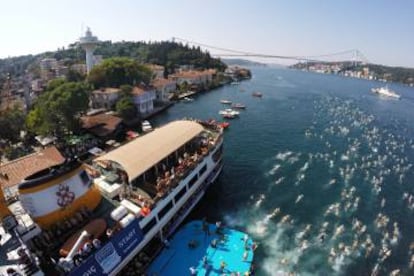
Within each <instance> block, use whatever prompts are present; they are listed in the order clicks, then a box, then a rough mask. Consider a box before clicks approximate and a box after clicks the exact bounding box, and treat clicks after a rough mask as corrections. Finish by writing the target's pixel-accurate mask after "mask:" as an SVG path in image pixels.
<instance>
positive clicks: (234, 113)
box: [219, 108, 240, 116]
mask: <svg viewBox="0 0 414 276" xmlns="http://www.w3.org/2000/svg"><path fill="white" fill-rule="evenodd" d="M219 114H220V115H232V116H239V115H240V112H238V111H236V110H234V109H231V108H226V109H224V110H220V111H219Z"/></svg>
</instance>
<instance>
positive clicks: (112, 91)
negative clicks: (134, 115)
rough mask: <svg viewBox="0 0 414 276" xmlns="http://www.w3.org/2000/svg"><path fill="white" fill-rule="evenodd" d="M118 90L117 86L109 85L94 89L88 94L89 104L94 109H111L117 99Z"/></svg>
mask: <svg viewBox="0 0 414 276" xmlns="http://www.w3.org/2000/svg"><path fill="white" fill-rule="evenodd" d="M120 92H121V90H120V89H119V88H111V87H107V88H101V89H97V90H94V91H92V93H91V96H90V106H91V107H92V108H95V109H97V108H104V109H107V110H109V109H113V108H114V107H115V104H116V102H117V101H118V99H119V96H120Z"/></svg>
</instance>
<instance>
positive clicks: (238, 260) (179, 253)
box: [147, 221, 254, 276]
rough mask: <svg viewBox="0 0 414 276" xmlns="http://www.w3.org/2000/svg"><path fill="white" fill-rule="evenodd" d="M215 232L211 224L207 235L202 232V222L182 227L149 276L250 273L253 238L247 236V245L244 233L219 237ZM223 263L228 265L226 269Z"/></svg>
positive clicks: (225, 232)
mask: <svg viewBox="0 0 414 276" xmlns="http://www.w3.org/2000/svg"><path fill="white" fill-rule="evenodd" d="M216 229H217V228H216V226H215V225H214V224H210V225H209V234H207V233H206V232H205V231H204V230H203V228H202V221H192V222H190V223H188V224H186V225H185V226H183V227H181V228H180V229H179V231H178V232H177V233H176V234H175V235H174V236H173V238H172V239H171V240H170V241H169V245H168V247H166V248H164V249H163V251H162V252H161V254H160V255H159V256H158V257H157V259H156V260H155V261H154V262H153V263H152V264H151V266H150V267H149V268H148V271H147V274H148V275H163V276H176V275H189V274H190V267H192V268H193V269H194V270H195V271H196V275H199V276H205V275H208V276H219V275H222V274H223V273H226V274H231V273H237V272H239V273H240V274H241V275H243V274H244V273H245V272H247V271H250V267H251V263H252V260H253V254H254V253H253V251H252V249H251V246H252V244H253V241H252V240H251V238H249V237H248V236H247V237H246V238H247V239H246V243H245V239H244V237H245V233H243V232H240V231H237V230H234V229H229V228H223V229H222V230H221V231H220V235H219V234H218V233H217V232H216ZM222 237H224V238H222ZM213 240H216V241H217V246H216V247H215V248H214V247H212V246H211V243H212V241H213ZM190 242H194V244H195V247H194V248H190V247H189V246H188V244H189V243H190ZM246 248H247V250H246ZM245 252H246V254H247V255H246V256H244V254H245ZM203 258H205V260H204V261H203ZM222 262H224V264H225V266H224V267H223V268H221V264H222Z"/></svg>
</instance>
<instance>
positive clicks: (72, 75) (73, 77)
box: [67, 69, 86, 82]
mask: <svg viewBox="0 0 414 276" xmlns="http://www.w3.org/2000/svg"><path fill="white" fill-rule="evenodd" d="M85 77H86V76H85V75H82V74H81V73H79V72H78V71H75V70H73V69H69V71H68V75H67V79H68V81H69V82H70V81H74V82H77V81H84V80H85Z"/></svg>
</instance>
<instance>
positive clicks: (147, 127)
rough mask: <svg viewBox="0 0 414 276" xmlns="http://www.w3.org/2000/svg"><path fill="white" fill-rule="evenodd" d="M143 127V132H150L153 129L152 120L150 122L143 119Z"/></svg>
mask: <svg viewBox="0 0 414 276" xmlns="http://www.w3.org/2000/svg"><path fill="white" fill-rule="evenodd" d="M141 128H142V131H143V132H150V131H152V126H151V124H150V122H148V121H147V120H145V121H143V122H142V124H141Z"/></svg>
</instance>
